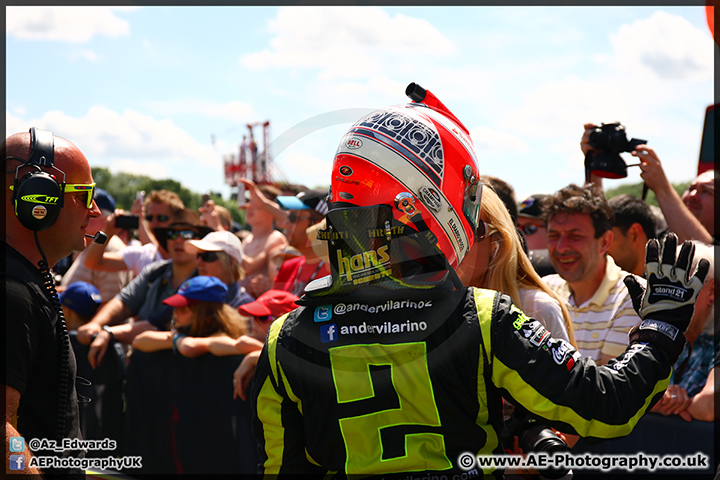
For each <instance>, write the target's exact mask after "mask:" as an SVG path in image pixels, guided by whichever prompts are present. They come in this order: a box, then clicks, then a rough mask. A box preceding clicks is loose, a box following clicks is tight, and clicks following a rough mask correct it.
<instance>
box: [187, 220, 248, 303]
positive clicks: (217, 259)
mask: <svg viewBox="0 0 720 480" xmlns="http://www.w3.org/2000/svg"><path fill="white" fill-rule="evenodd" d="M184 248H185V251H186V252H187V253H189V254H190V255H195V257H196V262H197V269H198V273H199V274H200V275H207V276H211V277H217V278H219V279H220V280H221V281H222V282H223V283H224V284H225V285H226V286H227V295H226V297H225V303H227V304H229V305H230V306H232V307H234V308H237V307H239V306H240V305H244V304H246V303H249V302H252V301H253V300H254V298H253V297H252V296H251V295H250V294H249V293H248V292H247V291H246V290H245V288H244V287H243V286H242V285H241V284H240V281H241V279H242V275H243V269H242V263H243V258H244V252H243V248H242V244H241V243H240V239H239V238H238V237H237V236H235V234H233V233H230V232H228V231H219V232H210V233H208V234H207V235H205V237H203V239H202V240H188V241H187V242H185V247H184Z"/></svg>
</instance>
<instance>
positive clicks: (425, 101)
mask: <svg viewBox="0 0 720 480" xmlns="http://www.w3.org/2000/svg"><path fill="white" fill-rule="evenodd" d="M405 93H406V94H407V95H408V96H409V97H410V98H411V99H412V100H413V103H409V104H406V105H397V106H393V107H388V108H384V109H381V110H376V111H374V112H372V113H371V114H369V115H368V116H366V117H364V118H362V119H360V120H359V121H358V122H356V123H355V124H354V125H353V126H352V127H351V128H350V130H349V131H348V132H347V133H346V134H345V136H344V137H343V139H342V141H341V143H340V146H339V147H338V149H337V152H336V154H335V159H334V161H333V168H332V187H331V192H330V199H331V201H332V204H333V208H335V206H359V207H366V206H372V205H388V206H391V207H392V211H393V217H394V219H395V220H397V221H399V222H402V223H404V224H406V225H408V226H410V227H413V228H414V229H416V230H419V229H421V228H427V229H429V230H430V231H431V232H432V233H433V234H434V235H435V237H436V238H437V247H438V248H439V249H440V251H441V252H442V253H443V255H444V256H445V257H446V258H447V260H448V263H449V264H450V266H451V267H452V268H457V266H458V264H459V263H460V261H462V259H463V257H464V256H465V255H466V254H467V252H468V251H469V250H470V247H471V246H472V244H473V242H474V240H475V230H476V227H477V224H478V213H479V210H480V194H481V192H480V186H479V185H480V184H479V181H478V165H477V159H476V156H475V151H474V147H473V143H472V140H471V139H470V136H469V134H468V131H467V129H466V128H465V127H464V126H463V124H462V123H461V122H460V121H459V120H458V119H457V118H456V117H455V116H454V115H453V114H452V113H450V111H449V110H448V109H447V108H446V107H445V106H444V105H443V104H442V103H441V102H440V101H439V100H437V98H435V96H434V95H432V93H430V92H428V91H426V90H424V89H422V88H421V87H419V86H418V85H417V84H414V83H411V84H410V85H409V86H408V87H407V89H406V92H405Z"/></svg>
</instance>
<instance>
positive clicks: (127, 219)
mask: <svg viewBox="0 0 720 480" xmlns="http://www.w3.org/2000/svg"><path fill="white" fill-rule="evenodd" d="M115 227H116V228H122V229H136V228H138V227H140V217H138V216H137V215H118V216H117V217H115Z"/></svg>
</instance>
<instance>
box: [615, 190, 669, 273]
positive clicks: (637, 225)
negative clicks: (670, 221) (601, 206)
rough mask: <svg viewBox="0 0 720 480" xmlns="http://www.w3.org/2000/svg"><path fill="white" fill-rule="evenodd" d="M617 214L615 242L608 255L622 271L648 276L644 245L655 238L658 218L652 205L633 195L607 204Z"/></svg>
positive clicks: (624, 195) (621, 197)
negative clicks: (651, 207) (656, 219)
mask: <svg viewBox="0 0 720 480" xmlns="http://www.w3.org/2000/svg"><path fill="white" fill-rule="evenodd" d="M608 205H610V208H612V210H613V213H614V214H615V220H614V222H613V227H612V231H613V239H612V243H610V249H609V250H608V253H609V254H610V255H611V256H612V257H613V259H614V260H615V264H616V265H617V266H618V267H620V268H622V269H623V270H625V271H627V272H630V273H634V274H635V275H637V276H639V277H642V276H644V275H645V245H646V244H647V242H648V240H650V239H651V238H655V232H656V229H657V225H656V221H655V215H654V214H653V212H652V210H651V209H650V205H648V204H647V203H645V201H644V200H641V199H639V198H637V197H634V196H632V195H628V194H623V195H618V196H616V197H613V198H611V199H610V200H608Z"/></svg>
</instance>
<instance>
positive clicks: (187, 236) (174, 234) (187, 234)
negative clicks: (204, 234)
mask: <svg viewBox="0 0 720 480" xmlns="http://www.w3.org/2000/svg"><path fill="white" fill-rule="evenodd" d="M167 236H168V238H170V239H172V240H177V239H179V238H182V239H183V240H192V239H194V238H200V235H198V233H197V232H196V231H194V230H170V231H169V232H168V233H167Z"/></svg>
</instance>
